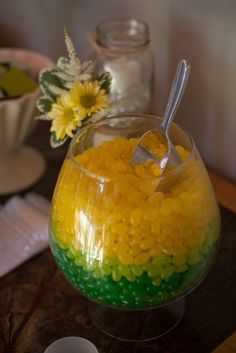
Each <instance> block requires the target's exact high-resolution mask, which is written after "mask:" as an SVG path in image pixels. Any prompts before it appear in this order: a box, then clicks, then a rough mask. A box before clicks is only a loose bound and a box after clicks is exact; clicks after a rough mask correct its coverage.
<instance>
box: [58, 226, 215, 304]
mask: <svg viewBox="0 0 236 353" xmlns="http://www.w3.org/2000/svg"><path fill="white" fill-rule="evenodd" d="M54 231H55V230H54ZM55 239H57V238H56V236H52V240H51V241H52V249H53V251H54V254H55V256H56V260H57V263H58V266H59V267H60V268H61V270H62V272H63V273H64V275H65V276H66V277H67V279H68V280H69V282H71V283H72V285H73V286H74V287H76V288H77V289H78V290H80V291H81V293H83V294H84V295H85V296H87V297H88V298H91V299H93V300H95V301H97V302H99V303H102V304H105V305H106V304H108V305H113V306H115V307H121V308H122V307H123V308H130V309H138V308H146V307H152V306H158V305H161V304H165V303H168V302H169V301H171V300H174V299H175V298H177V297H178V296H179V295H182V294H184V293H185V292H186V290H188V289H189V288H190V287H191V286H192V285H193V284H194V283H195V282H196V281H198V280H199V279H200V278H201V275H202V273H204V272H205V269H206V268H207V267H208V264H209V263H210V261H211V257H212V254H213V253H214V250H215V246H212V247H211V248H209V247H208V249H209V252H208V253H207V254H206V255H205V254H204V253H205V250H202V249H204V246H205V245H204V244H203V245H204V246H202V247H201V248H199V249H193V250H191V251H190V256H189V255H188V256H187V259H186V258H184V257H171V256H166V255H164V254H161V255H159V256H158V257H156V258H153V259H152V261H150V262H149V263H148V264H146V265H145V266H141V265H131V266H125V265H121V264H120V263H119V262H118V260H117V259H115V258H107V259H104V261H103V263H102V264H101V263H99V262H98V261H97V260H94V261H93V262H92V264H88V263H87V261H86V254H84V255H82V254H81V253H80V252H76V257H74V258H73V256H74V254H75V251H74V249H73V248H70V249H69V250H68V249H62V248H61V247H60V246H59V245H58V244H57V243H56V241H55ZM196 256H198V261H199V262H197V263H195V264H194V262H191V261H194V259H195V257H196ZM186 260H187V261H188V263H189V261H190V262H191V263H192V265H189V266H186ZM195 260H196V259H195ZM184 266H185V267H184ZM88 269H89V271H88ZM157 269H159V270H160V269H161V272H158V271H157ZM147 271H148V273H147ZM181 271H183V272H181ZM161 274H162V276H161Z"/></svg>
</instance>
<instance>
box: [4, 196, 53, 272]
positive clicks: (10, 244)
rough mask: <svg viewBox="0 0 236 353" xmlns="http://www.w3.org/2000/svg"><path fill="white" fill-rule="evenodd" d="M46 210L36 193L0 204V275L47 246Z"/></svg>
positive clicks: (47, 213)
mask: <svg viewBox="0 0 236 353" xmlns="http://www.w3.org/2000/svg"><path fill="white" fill-rule="evenodd" d="M49 210H50V203H49V201H48V200H46V199H45V198H44V197H42V196H40V195H38V194H36V193H29V194H27V195H26V196H25V197H24V198H23V197H19V196H13V197H11V198H10V199H9V200H8V202H7V203H6V204H5V205H3V206H2V205H0V277H2V276H4V275H5V274H7V273H8V272H10V271H12V270H13V269H14V268H16V267H17V266H19V265H20V264H22V263H23V262H25V261H26V260H28V259H29V258H31V257H32V256H34V255H36V254H37V253H39V252H40V251H42V250H44V249H46V248H47V247H48V217H49Z"/></svg>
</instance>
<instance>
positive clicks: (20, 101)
mask: <svg viewBox="0 0 236 353" xmlns="http://www.w3.org/2000/svg"><path fill="white" fill-rule="evenodd" d="M0 62H12V63H18V64H19V65H22V67H25V68H28V69H29V70H30V72H31V73H32V76H33V77H35V78H36V79H37V77H38V74H39V72H40V70H41V69H43V68H45V67H53V66H54V65H55V64H54V63H53V61H52V60H51V59H49V58H47V57H45V56H43V55H41V54H39V53H36V52H34V51H32V50H27V49H21V48H0ZM40 95H41V92H40V88H39V87H38V88H37V89H36V90H35V91H34V92H32V93H28V94H24V95H23V96H21V97H18V98H12V99H6V100H1V101H0V194H8V193H12V192H16V191H19V190H21V189H24V188H26V187H28V186H30V185H32V184H33V183H34V182H35V181H37V180H38V179H39V178H40V177H41V176H42V174H43V171H44V169H45V162H44V159H43V158H42V156H41V155H40V154H39V152H37V151H36V150H34V149H32V148H30V147H25V146H22V145H23V143H24V141H25V139H26V138H27V137H28V135H29V134H30V133H31V132H32V130H33V128H34V126H35V124H36V122H35V119H34V117H35V116H36V115H37V114H39V113H37V111H36V107H35V102H36V100H37V98H38V97H39V96H40Z"/></svg>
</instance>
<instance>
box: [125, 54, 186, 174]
mask: <svg viewBox="0 0 236 353" xmlns="http://www.w3.org/2000/svg"><path fill="white" fill-rule="evenodd" d="M189 72H190V64H189V63H188V61H187V60H181V61H180V62H179V64H178V67H177V70H176V74H175V78H174V81H173V84H172V88H171V92H170V96H169V100H168V104H167V107H166V111H165V114H164V119H163V122H162V124H161V125H160V126H159V128H158V129H152V130H149V131H147V132H146V133H145V134H143V135H142V136H141V137H140V139H139V141H138V143H137V145H136V148H135V150H134V153H133V156H132V163H133V164H138V163H145V162H147V161H150V160H151V161H155V162H156V163H157V164H158V165H159V166H160V169H161V171H162V173H163V171H164V169H165V168H166V166H167V165H168V166H176V165H178V164H180V163H181V159H180V156H179V155H178V153H177V151H176V149H175V147H174V145H173V144H172V142H171V140H170V138H169V135H168V128H169V126H170V124H171V122H172V120H173V118H174V116H175V113H176V111H177V109H178V106H179V104H180V102H181V99H182V97H183V94H184V91H185V88H186V85H187V81H188V76H189ZM153 136H155V140H156V142H157V143H156V144H155V150H157V149H158V147H162V145H163V146H167V151H166V152H165V153H164V154H162V155H158V154H157V153H155V150H153V148H152V140H153Z"/></svg>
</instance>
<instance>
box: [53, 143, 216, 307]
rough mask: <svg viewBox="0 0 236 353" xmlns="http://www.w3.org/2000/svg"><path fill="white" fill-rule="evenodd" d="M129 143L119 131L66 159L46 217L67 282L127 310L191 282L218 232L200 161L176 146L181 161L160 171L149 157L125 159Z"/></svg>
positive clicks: (165, 298) (164, 299) (167, 297)
mask: <svg viewBox="0 0 236 353" xmlns="http://www.w3.org/2000/svg"><path fill="white" fill-rule="evenodd" d="M136 143H137V139H134V138H131V139H129V140H127V139H124V138H121V137H118V138H116V139H114V140H113V141H108V142H104V143H103V144H101V145H100V146H98V147H92V148H89V149H88V150H86V151H85V152H83V153H82V154H80V155H78V156H76V157H75V159H74V160H73V161H72V160H70V159H66V160H65V162H64V165H63V168H62V171H61V174H60V177H59V180H58V183H57V187H56V190H55V194H54V198H53V204H52V212H51V223H50V224H51V245H52V248H53V251H54V254H55V256H56V259H57V262H58V264H59V267H60V268H61V269H62V271H63V273H64V274H65V275H66V277H67V278H68V280H69V281H70V282H71V283H73V284H74V286H75V287H76V288H78V289H79V290H80V291H81V292H82V293H83V294H85V295H86V296H87V297H89V298H91V299H93V300H96V301H98V302H101V303H103V304H107V305H114V306H118V307H127V308H142V307H152V306H157V305H160V304H164V303H168V302H170V301H172V300H174V299H175V298H177V297H178V296H180V295H182V294H184V293H185V292H186V291H187V290H189V289H190V288H192V287H193V286H194V285H196V283H197V282H198V281H199V280H200V278H201V277H202V275H203V273H205V272H206V271H207V269H208V267H209V264H210V262H211V260H212V257H213V255H214V253H215V248H216V244H217V237H218V233H219V214H218V208H217V205H216V201H215V197H214V193H213V191H212V189H211V186H210V184H209V181H208V176H207V174H206V172H205V169H204V167H203V165H202V164H201V161H199V160H198V159H196V158H195V157H194V156H193V155H192V154H190V153H189V152H188V151H187V150H185V149H184V148H183V147H181V146H176V149H177V151H178V153H179V155H180V156H181V159H182V161H183V163H182V164H181V167H178V168H177V169H178V173H177V170H175V169H172V170H168V171H167V173H166V175H164V176H161V171H160V169H159V167H158V165H156V164H155V163H153V162H148V163H145V164H138V165H135V166H133V165H132V164H131V163H130V160H131V156H132V153H133V149H134V146H135V145H136ZM160 149H161V150H162V152H161V153H164V152H165V147H163V146H160ZM163 178H164V179H165V180H166V181H168V180H169V183H168V184H167V185H168V190H165V191H162V188H159V184H160V180H163Z"/></svg>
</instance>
